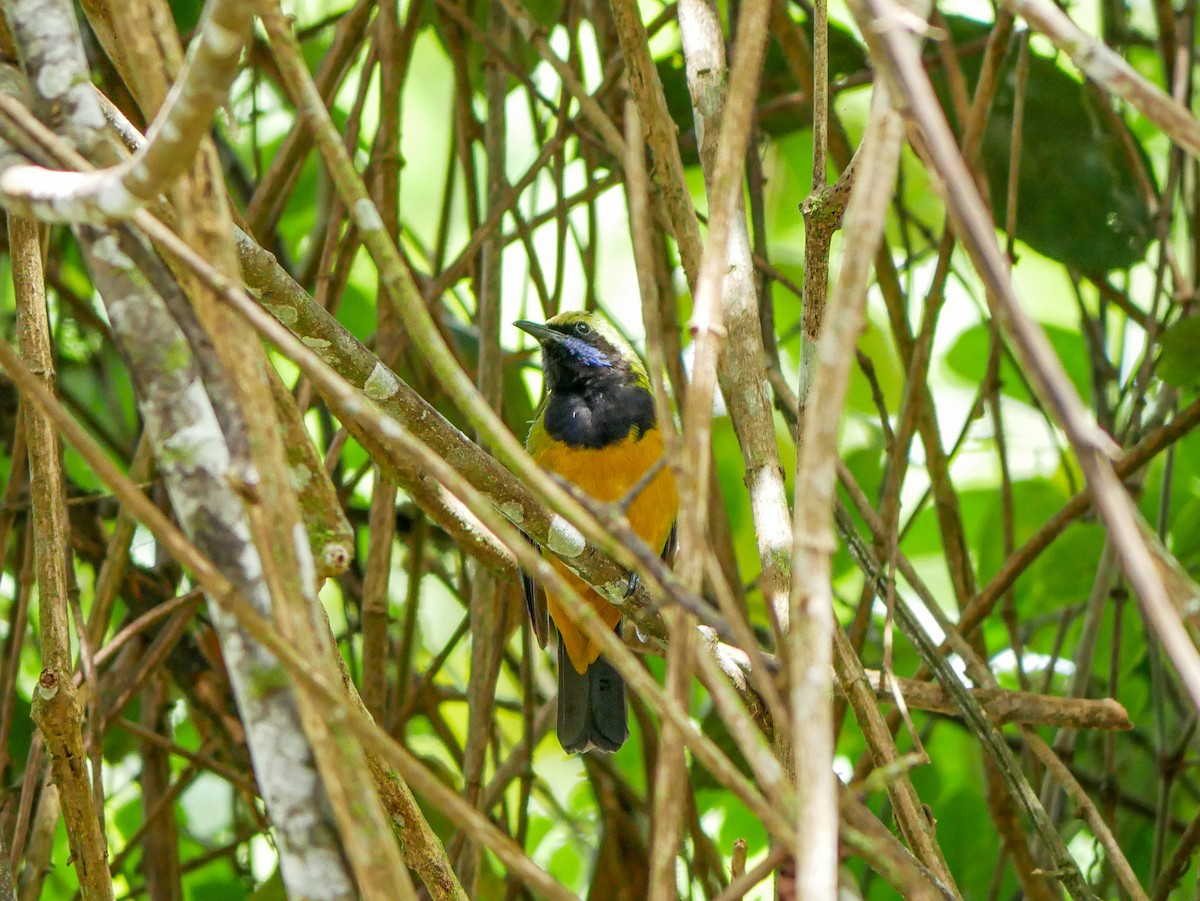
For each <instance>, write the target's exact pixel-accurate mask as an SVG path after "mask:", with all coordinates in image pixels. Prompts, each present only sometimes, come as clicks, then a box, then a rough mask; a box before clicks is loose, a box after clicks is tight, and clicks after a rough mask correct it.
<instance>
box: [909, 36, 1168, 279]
mask: <svg viewBox="0 0 1200 901" xmlns="http://www.w3.org/2000/svg"><path fill="white" fill-rule="evenodd" d="M947 23H948V25H949V26H950V31H951V34H952V35H953V36H954V40H955V43H956V44H959V45H961V44H962V43H964V42H965V41H970V40H974V39H977V38H981V37H983V36H985V35H986V34H987V33H988V31H989V30H990V29H991V28H992V25H991V24H985V23H982V22H975V21H973V20H971V19H965V18H960V17H957V16H948V17H947ZM1016 59H1017V52H1016V49H1015V47H1014V48H1012V49H1010V50H1009V53H1008V56H1007V57H1006V58H1005V60H1004V64H1003V67H1002V69H1001V72H1000V79H999V84H998V85H997V89H996V95H995V98H994V99H993V101H992V111H991V116H990V117H989V119H988V125H987V129H986V130H985V132H984V136H983V151H982V153H983V165H984V169H985V171H986V173H987V180H988V188H989V190H990V192H991V199H992V208H993V217H994V219H995V222H996V224H997V226H998V227H1003V226H1004V223H1005V218H1006V215H1007V193H1008V192H1007V185H1008V174H1009V168H1010V166H1009V150H1010V147H1011V142H1012V128H1013V120H1014V101H1015V98H1016ZM982 62H983V57H982V54H979V53H974V54H970V55H964V56H960V57H959V63H960V65H961V67H962V70H963V75H964V76H965V77H966V79H967V83H968V85H969V86H970V88H971V89H972V90H973V89H974V85H975V82H976V81H977V79H978V77H979V71H980V69H981V67H982ZM930 74H931V78H932V80H933V82H934V85H935V87H937V88H938V91H939V94H940V95H941V97H942V102H943V105H944V106H946V107H947V111H948V115H949V116H950V118H951V121H952V122H953V121H954V119H955V117H954V115H953V110H952V109H951V108H950V106H949V105H948V104H947V103H946V98H947V96H948V91H947V90H946V88H945V84H946V77H945V74H944V72H943V71H941V70H940V69H938V70H934V71H933V72H931V73H930ZM1102 102H1103V101H1099V100H1097V99H1096V97H1095V96H1094V95H1093V93H1092V91H1091V89H1090V88H1089V87H1088V86H1087V85H1086V84H1084V83H1082V82H1080V81H1078V80H1076V79H1075V78H1074V77H1073V76H1072V75H1070V74H1068V73H1067V72H1065V71H1064V70H1062V69H1060V68H1059V67H1058V66H1057V65H1056V64H1055V62H1054V60H1053V59H1049V58H1047V57H1043V56H1039V55H1037V54H1036V53H1031V54H1030V56H1029V75H1028V82H1027V85H1026V92H1025V110H1024V117H1023V134H1022V142H1021V159H1020V173H1019V179H1018V185H1017V228H1016V237H1017V238H1019V239H1020V240H1021V241H1023V242H1025V243H1026V244H1028V245H1029V246H1030V247H1032V248H1033V249H1034V250H1036V251H1037V252H1038V253H1040V254H1042V255H1043V256H1047V257H1050V258H1051V259H1054V260H1058V261H1059V262H1061V263H1063V264H1065V265H1067V266H1070V267H1072V268H1075V269H1078V270H1080V271H1082V272H1086V273H1104V272H1109V271H1111V270H1113V269H1124V268H1126V267H1128V266H1131V265H1133V263H1135V262H1137V261H1138V260H1139V259H1141V256H1142V253H1143V251H1145V249H1146V246H1147V244H1149V242H1150V238H1151V236H1152V234H1153V217H1152V214H1151V210H1150V207H1149V205H1148V204H1147V202H1146V198H1145V197H1143V196H1142V193H1141V191H1140V190H1139V189H1138V185H1137V181H1136V179H1135V178H1134V174H1133V167H1132V165H1131V161H1130V159H1129V154H1130V153H1134V154H1136V155H1137V156H1138V157H1140V159H1141V162H1142V163H1143V165H1144V166H1145V168H1146V170H1147V172H1149V171H1150V164H1149V162H1148V160H1147V158H1146V155H1145V152H1144V151H1143V149H1142V146H1141V144H1140V143H1138V141H1137V139H1136V138H1135V137H1134V136H1133V134H1132V133H1130V131H1129V129H1128V127H1127V126H1126V125H1125V123H1124V121H1123V120H1121V119H1120V118H1119V117H1117V116H1113V115H1109V114H1107V113H1106V111H1105V110H1104V109H1103V108H1102V106H1101V105H1100V104H1101V103H1102ZM1127 148H1129V149H1128V150H1127Z"/></svg>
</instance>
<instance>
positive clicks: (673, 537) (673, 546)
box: [662, 523, 679, 566]
mask: <svg viewBox="0 0 1200 901" xmlns="http://www.w3.org/2000/svg"><path fill="white" fill-rule="evenodd" d="M677 529H678V523H671V534H670V535H668V536H667V543H666V544H664V545H663V549H662V558H663V560H664V561H665V562H666V564H667V566H672V565H674V563H675V551H676V550H677V549H678V547H679V535H678V532H677Z"/></svg>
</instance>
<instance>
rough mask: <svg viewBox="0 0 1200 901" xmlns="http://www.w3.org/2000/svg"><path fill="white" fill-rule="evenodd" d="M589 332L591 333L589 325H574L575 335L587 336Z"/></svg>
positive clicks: (581, 323) (583, 323) (579, 323)
mask: <svg viewBox="0 0 1200 901" xmlns="http://www.w3.org/2000/svg"><path fill="white" fill-rule="evenodd" d="M591 331H592V327H591V326H590V325H588V324H587V323H586V322H576V323H575V334H577V335H589V334H591Z"/></svg>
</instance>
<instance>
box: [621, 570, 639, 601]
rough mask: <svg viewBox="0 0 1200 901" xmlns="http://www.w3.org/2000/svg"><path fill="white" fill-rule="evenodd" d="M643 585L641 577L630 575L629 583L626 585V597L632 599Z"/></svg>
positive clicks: (635, 574)
mask: <svg viewBox="0 0 1200 901" xmlns="http://www.w3.org/2000/svg"><path fill="white" fill-rule="evenodd" d="M641 584H642V580H641V577H640V576H638V574H637V573H632V572H631V573H630V574H629V581H628V582H626V583H625V597H627V598H631V597H633V596H634V594H636V593H637V590H638V586H639V585H641Z"/></svg>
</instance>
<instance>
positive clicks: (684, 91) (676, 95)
mask: <svg viewBox="0 0 1200 901" xmlns="http://www.w3.org/2000/svg"><path fill="white" fill-rule="evenodd" d="M799 25H800V27H801V28H802V29H803V31H804V33H805V34H806V35H807V36H808V40H809V44H810V45H811V43H812V25H811V24H810V22H809V21H808V19H807V18H806V19H804V20H803V21H801V22H800V23H799ZM657 69H658V77H659V80H660V81H662V85H663V92H664V93H665V94H666V97H667V110H668V111H669V112H670V113H671V118H672V119H673V120H674V122H675V125H676V127H677V128H678V129H679V144H680V151H681V152H682V154H683V162H684V165H686V166H692V165H695V164H696V163H697V162H698V161H699V158H698V156H697V153H696V131H695V122H694V121H693V119H692V100H691V96H690V95H689V94H688V87H687V74H686V73H685V72H684V68H683V56H682V55H681V54H679V53H672V54H671V55H670V56H668V57H665V58H664V59H660V60H659V61H658V63H657ZM865 70H866V57H865V55H864V54H863V49H862V46H861V45H860V44H859V42H858V41H857V40H856V39H855V38H854V36H853V35H852V34H851V33H850V32H849V31H847V30H846V29H844V28H842V27H841V26H839V25H837V24H835V23H833V22H830V23H829V77H830V78H831V79H834V78H843V77H845V76H847V75H851V74H853V73H855V72H862V71H865ZM758 96H759V102H758V117H757V124H758V127H759V128H760V129H761V130H762V131H763V133H764V134H768V135H770V136H771V137H776V138H777V137H780V136H781V135H785V134H788V133H789V132H793V131H796V130H797V129H800V128H809V127H810V126H811V125H812V106H811V104H810V102H809V98H807V97H805V96H804V95H803V94H801V93H800V88H799V85H797V84H796V81H795V79H794V78H792V73H791V69H789V68H788V64H787V60H786V58H785V57H784V55H783V51H781V50H780V49H779V45H778V44H776V43H775V42H771V43H769V44H767V55H766V58H765V60H764V61H763V73H762V82H761V84H760V86H759V92H758Z"/></svg>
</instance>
